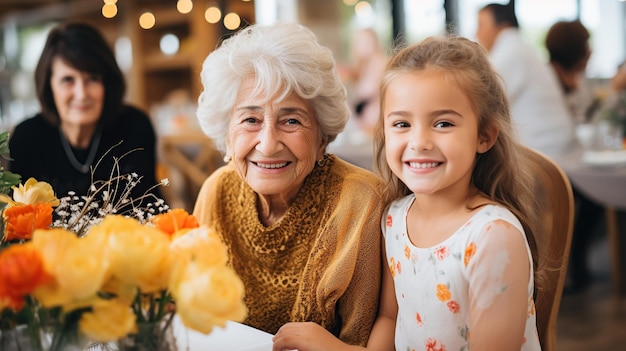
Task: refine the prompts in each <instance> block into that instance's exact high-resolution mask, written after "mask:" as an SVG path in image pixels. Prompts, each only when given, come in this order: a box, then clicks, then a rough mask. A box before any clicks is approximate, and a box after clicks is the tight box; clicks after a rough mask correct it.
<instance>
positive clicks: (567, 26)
mask: <svg viewBox="0 0 626 351" xmlns="http://www.w3.org/2000/svg"><path fill="white" fill-rule="evenodd" d="M589 38H590V35H589V31H588V30H587V28H585V26H584V25H583V24H582V23H581V22H580V21H578V20H575V21H559V22H556V23H554V24H553V25H552V26H551V27H550V29H549V30H548V33H547V35H546V39H545V45H546V49H547V50H548V54H549V57H550V66H551V67H552V69H553V70H554V72H555V73H556V76H557V77H558V79H559V83H560V86H561V92H562V93H563V97H564V102H565V103H566V107H567V108H568V110H569V112H570V117H571V118H572V121H573V122H574V123H575V124H576V125H578V124H581V123H589V122H590V121H591V119H592V117H593V115H594V112H595V111H596V110H597V107H598V105H599V102H598V101H594V95H593V92H592V91H591V90H590V89H589V87H588V82H587V79H586V78H585V70H586V68H587V63H588V62H589V58H590V56H591V49H590V45H589ZM572 190H573V191H574V200H575V203H576V215H575V219H574V233H573V237H572V247H571V252H570V263H569V268H568V275H569V279H568V281H567V284H566V287H565V292H566V293H574V292H577V291H581V290H583V289H584V288H586V287H587V286H588V285H589V283H590V281H591V274H590V272H589V268H588V264H587V258H588V252H589V248H590V245H591V241H592V240H591V239H592V238H593V235H594V231H595V230H596V229H597V227H598V225H599V223H600V222H601V221H602V217H603V213H604V208H603V207H602V206H601V205H600V204H598V203H596V202H595V201H593V200H591V199H589V198H588V197H587V196H585V195H584V194H582V193H581V192H580V191H579V190H578V189H577V187H576V186H575V185H574V184H572Z"/></svg>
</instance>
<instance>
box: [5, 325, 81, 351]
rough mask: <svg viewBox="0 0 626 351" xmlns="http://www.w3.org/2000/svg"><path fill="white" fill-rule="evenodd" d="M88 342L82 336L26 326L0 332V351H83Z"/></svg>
mask: <svg viewBox="0 0 626 351" xmlns="http://www.w3.org/2000/svg"><path fill="white" fill-rule="evenodd" d="M88 344H89V340H88V339H87V338H86V337H85V336H84V335H82V334H80V333H78V332H76V333H60V332H45V331H41V330H38V329H37V330H34V329H33V328H29V327H28V326H27V325H18V326H17V327H15V328H12V329H9V330H2V331H0V350H12V351H13V350H15V351H83V350H85V347H86V346H87V345H88Z"/></svg>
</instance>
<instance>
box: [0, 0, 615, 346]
mask: <svg viewBox="0 0 626 351" xmlns="http://www.w3.org/2000/svg"><path fill="white" fill-rule="evenodd" d="M510 1H511V2H514V4H515V8H516V13H517V15H518V18H519V20H520V28H521V29H520V30H521V32H522V34H523V36H524V38H525V39H527V41H528V42H530V43H532V44H533V46H535V47H536V48H537V51H538V52H539V54H540V55H542V57H543V58H546V57H547V54H546V49H545V47H544V46H543V39H544V37H545V34H546V32H547V30H548V28H549V27H550V25H551V24H553V23H554V22H556V21H558V20H573V19H580V20H581V22H582V23H583V24H584V25H585V26H586V27H587V28H588V29H589V31H590V32H591V44H592V48H591V50H592V55H591V58H590V61H589V64H588V67H587V70H586V77H587V78H588V80H589V81H590V82H591V86H592V87H593V89H594V94H597V95H598V96H601V95H603V94H606V91H607V89H608V86H609V82H610V79H611V77H612V76H613V75H614V74H615V72H616V71H617V70H618V67H619V66H620V65H621V64H622V63H624V62H625V61H626V1H623V0H622V1H620V0H550V1H544V0H510ZM490 2H498V3H508V2H509V1H487V0H104V1H98V0H89V1H86V0H0V128H1V130H11V128H12V127H14V126H15V125H16V124H17V123H19V122H20V121H22V120H23V119H25V118H27V117H29V116H32V115H34V114H35V113H36V112H37V111H38V110H39V105H38V103H37V98H36V95H35V92H34V81H33V69H34V67H35V65H36V63H37V58H38V56H39V52H40V50H41V48H42V47H43V44H44V41H45V38H46V34H47V32H48V31H49V30H50V28H52V27H53V26H54V25H55V24H57V23H59V22H63V21H67V20H80V21H85V22H89V23H92V24H94V25H96V26H97V27H98V28H99V29H100V30H101V31H102V32H103V33H104V34H105V36H106V38H107V39H108V40H109V42H110V44H111V46H112V47H113V48H114V49H115V53H116V58H117V60H118V63H119V65H120V67H121V68H122V70H123V72H124V74H125V76H126V82H127V85H128V89H127V95H126V100H127V101H128V102H129V103H131V104H133V105H136V106H138V107H140V108H141V109H143V110H145V111H147V112H148V114H149V116H150V117H151V119H152V123H153V125H154V127H155V130H156V132H157V136H158V142H159V155H158V156H159V166H158V169H157V170H156V172H157V174H158V176H159V177H160V178H168V179H169V180H170V184H171V185H170V186H169V187H168V188H167V189H165V190H164V196H165V197H166V200H167V201H168V202H169V203H170V206H171V207H183V208H186V209H187V210H191V209H192V208H193V204H194V202H195V196H196V194H197V192H198V190H199V187H200V185H201V184H202V183H203V181H204V180H205V179H206V177H207V176H208V175H209V174H210V173H211V172H213V170H215V169H217V168H218V167H220V166H221V165H222V164H223V161H222V155H220V154H219V153H218V152H217V151H215V150H214V149H213V147H212V144H211V142H210V140H208V139H207V138H206V137H205V136H204V135H203V134H202V132H201V131H200V129H199V126H198V123H197V121H196V117H195V108H196V101H197V98H198V95H199V94H200V91H201V85H200V80H199V72H200V70H201V66H202V62H203V60H204V59H205V58H206V56H207V55H208V54H209V53H210V52H211V51H212V50H213V49H214V48H215V47H216V46H218V45H219V43H220V41H221V40H223V39H224V38H227V37H228V36H229V35H231V34H233V33H235V32H236V31H237V30H239V29H241V28H244V27H246V26H247V25H249V24H254V23H260V24H269V23H273V22H277V21H293V22H298V23H302V24H304V25H306V26H308V27H310V28H311V29H313V31H314V32H315V33H316V34H317V36H318V38H319V40H320V42H321V43H322V44H324V45H325V46H328V47H329V48H330V49H331V50H332V51H333V53H334V55H335V58H336V60H337V63H338V66H339V67H348V66H350V64H351V49H350V48H351V46H352V45H353V44H354V43H353V38H354V34H355V33H356V31H357V30H359V29H361V28H372V29H374V30H375V32H376V33H377V34H378V37H379V39H380V43H381V45H382V46H383V47H384V49H385V50H386V51H389V50H390V49H392V48H393V47H394V46H395V45H396V44H400V43H412V42H417V41H419V40H421V39H423V38H425V37H427V36H430V35H439V34H443V33H446V32H452V33H456V34H459V35H462V36H466V37H469V38H472V39H475V32H476V26H477V12H478V9H480V8H481V7H482V6H484V5H486V4H487V3H490ZM346 86H347V88H348V94H349V96H350V92H351V91H350V88H351V86H350V84H349V83H346ZM348 128H353V129H347V130H346V131H345V132H344V133H345V135H346V136H345V137H342V138H338V140H337V144H338V145H337V146H336V149H335V150H337V151H338V150H340V149H343V150H351V147H355V148H356V149H363V147H362V146H363V145H365V144H367V141H364V138H366V136H364V135H363V133H361V132H360V131H359V130H357V127H356V126H354V125H351V124H350V123H349V124H348ZM367 150H369V149H367ZM338 152H339V151H338ZM346 152H348V151H346ZM370 156H371V155H370ZM358 157H359V156H358V155H354V163H357V164H359V162H363V164H362V165H364V166H365V167H367V166H369V165H371V162H370V161H371V160H370V159H365V161H362V160H359V159H358ZM345 158H346V159H348V160H350V155H346V157H345ZM368 162H370V164H369V165H368ZM622 167H624V166H622ZM623 175H624V172H623V168H622V173H621V177H622V179H623V178H624V176H623ZM625 188H626V186H625ZM616 210H617V212H616V216H617V218H618V219H620V222H621V223H622V225H621V227H620V229H621V232H620V231H619V229H618V232H617V235H622V237H623V234H624V233H626V230H625V229H626V216H624V213H623V211H620V208H617V209H616ZM621 210H624V208H622V209H621ZM607 218H608V217H607ZM596 231H597V233H594V239H593V247H592V248H591V255H590V258H589V265H590V267H591V270H592V273H593V274H594V278H593V284H592V285H591V287H590V288H589V289H587V290H585V291H584V292H578V293H565V294H564V296H563V298H562V300H561V308H560V312H559V320H558V345H559V350H562V351H570V350H571V351H576V350H587V349H590V348H591V349H594V350H626V333H624V331H625V330H626V302H625V300H626V297H623V296H621V295H619V296H615V286H614V284H615V281H614V277H615V275H614V274H615V265H614V262H613V261H611V260H615V255H618V254H619V252H620V251H619V250H617V251H616V250H615V248H613V247H611V246H612V245H615V242H614V241H611V240H610V239H609V235H608V234H607V231H609V223H604V222H603V223H601V225H599V226H598V228H597V230H596ZM623 241H626V240H623ZM621 247H624V245H623V242H622V244H621ZM623 256H626V255H623ZM621 259H622V263H623V261H624V260H623V257H621ZM622 266H624V265H623V264H622Z"/></svg>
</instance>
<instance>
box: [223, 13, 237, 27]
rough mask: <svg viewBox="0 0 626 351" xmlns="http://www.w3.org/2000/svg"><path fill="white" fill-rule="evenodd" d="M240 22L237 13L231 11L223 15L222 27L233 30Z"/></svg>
mask: <svg viewBox="0 0 626 351" xmlns="http://www.w3.org/2000/svg"><path fill="white" fill-rule="evenodd" d="M240 24H241V18H240V17H239V15H238V14H236V13H234V12H231V13H229V14H227V15H226V16H224V27H226V28H227V29H228V30H235V29H237V28H239V25H240Z"/></svg>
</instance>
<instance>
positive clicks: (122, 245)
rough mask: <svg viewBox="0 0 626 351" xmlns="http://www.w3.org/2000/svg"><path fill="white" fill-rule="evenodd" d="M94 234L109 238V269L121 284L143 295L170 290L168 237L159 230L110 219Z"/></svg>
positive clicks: (91, 233) (132, 222) (109, 217)
mask: <svg viewBox="0 0 626 351" xmlns="http://www.w3.org/2000/svg"><path fill="white" fill-rule="evenodd" d="M91 235H96V236H102V235H104V236H107V237H108V244H107V245H108V251H109V258H110V260H111V261H110V264H111V265H110V269H111V273H112V275H113V277H115V278H116V279H118V280H119V281H120V282H121V283H122V284H126V285H134V286H138V287H139V289H140V290H141V292H142V293H151V292H155V291H159V290H163V289H165V288H166V287H167V283H168V281H169V277H170V271H171V257H170V249H169V244H170V240H169V238H168V236H167V235H166V234H164V233H162V232H161V231H159V230H158V229H156V228H153V227H147V226H144V225H142V224H141V223H139V222H138V221H137V220H134V219H131V218H125V217H122V216H108V217H106V218H105V219H104V220H103V221H102V222H101V223H100V224H98V225H96V226H94V227H92V228H91V230H90V231H89V233H87V237H89V236H91Z"/></svg>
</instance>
